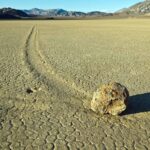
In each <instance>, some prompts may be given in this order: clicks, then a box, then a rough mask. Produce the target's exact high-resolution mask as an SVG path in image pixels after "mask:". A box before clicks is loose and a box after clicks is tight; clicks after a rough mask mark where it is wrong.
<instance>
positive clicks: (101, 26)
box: [0, 19, 150, 150]
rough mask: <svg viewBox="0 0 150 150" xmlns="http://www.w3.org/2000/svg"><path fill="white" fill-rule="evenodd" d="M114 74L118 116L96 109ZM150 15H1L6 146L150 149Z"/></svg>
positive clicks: (13, 149) (0, 137)
mask: <svg viewBox="0 0 150 150" xmlns="http://www.w3.org/2000/svg"><path fill="white" fill-rule="evenodd" d="M109 81H116V82H119V83H122V84H123V85H125V86H126V87H127V89H128V90H129V92H130V97H129V105H128V108H127V109H126V111H124V112H123V113H122V114H121V115H119V116H112V115H107V114H106V115H98V114H96V113H95V112H94V111H92V110H91V109H90V103H91V100H92V97H93V93H94V92H95V91H96V89H97V88H98V87H100V86H101V85H102V84H104V83H107V82H109ZM149 92H150V20H148V19H114V20H111V19H107V20H105V19H103V20H67V21H63V20H56V21H55V20H54V21H0V149H1V150H51V149H52V150H53V149H54V150H149V149H150V93H149Z"/></svg>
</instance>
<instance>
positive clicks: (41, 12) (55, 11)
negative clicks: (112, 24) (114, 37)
mask: <svg viewBox="0 0 150 150" xmlns="http://www.w3.org/2000/svg"><path fill="white" fill-rule="evenodd" d="M23 11H24V12H25V13H27V14H28V15H37V16H49V17H56V16H59V17H61V16H62V17H64V16H65V17H66V16H70V17H82V16H106V15H110V13H105V12H100V11H93V12H89V13H84V12H80V11H67V10H64V9H48V10H44V9H38V8H33V9H30V10H23Z"/></svg>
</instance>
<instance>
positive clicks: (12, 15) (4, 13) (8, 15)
mask: <svg viewBox="0 0 150 150" xmlns="http://www.w3.org/2000/svg"><path fill="white" fill-rule="evenodd" d="M23 17H24V18H25V17H29V15H27V14H26V13H25V12H23V11H21V10H17V9H12V8H2V9H0V18H1V19H17V18H23Z"/></svg>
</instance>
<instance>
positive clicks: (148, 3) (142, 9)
mask: <svg viewBox="0 0 150 150" xmlns="http://www.w3.org/2000/svg"><path fill="white" fill-rule="evenodd" d="M148 14H150V0H145V1H143V2H140V3H137V4H135V5H133V6H131V7H129V8H123V9H121V10H119V11H117V12H114V13H106V12H101V11H92V12H88V13H85V12H80V11H67V10H64V9H47V10H45V9H38V8H33V9H30V10H17V9H13V8H2V9H0V19H19V18H38V17H45V18H53V17H54V18H55V17H102V16H116V15H118V16H120V15H126V16H133V15H134V16H140V15H148Z"/></svg>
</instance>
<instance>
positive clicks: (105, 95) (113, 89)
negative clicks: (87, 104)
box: [91, 82, 129, 115]
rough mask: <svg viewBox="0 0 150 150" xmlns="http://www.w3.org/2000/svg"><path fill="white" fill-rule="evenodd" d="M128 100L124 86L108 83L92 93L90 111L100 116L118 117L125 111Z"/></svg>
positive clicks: (127, 93)
mask: <svg viewBox="0 0 150 150" xmlns="http://www.w3.org/2000/svg"><path fill="white" fill-rule="evenodd" d="M128 98H129V92H128V90H127V88H126V87H125V86H123V85H121V84H120V83H116V82H110V83H108V84H105V85H103V86H102V87H101V88H100V89H98V90H97V91H96V92H94V95H93V99H92V101H91V109H92V110H93V111H95V112H96V113H100V114H112V115H119V114H121V113H122V112H123V111H124V110H126V108H127V101H128Z"/></svg>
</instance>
